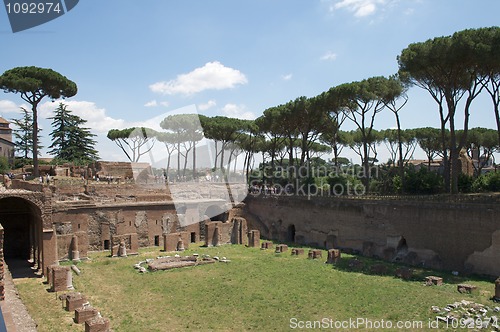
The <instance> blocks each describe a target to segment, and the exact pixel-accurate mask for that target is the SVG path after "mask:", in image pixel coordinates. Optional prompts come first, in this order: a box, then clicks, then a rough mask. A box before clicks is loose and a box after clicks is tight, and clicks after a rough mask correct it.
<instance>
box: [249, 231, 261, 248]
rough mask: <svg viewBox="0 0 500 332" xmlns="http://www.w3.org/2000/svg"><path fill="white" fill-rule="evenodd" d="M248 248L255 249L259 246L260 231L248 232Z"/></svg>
mask: <svg viewBox="0 0 500 332" xmlns="http://www.w3.org/2000/svg"><path fill="white" fill-rule="evenodd" d="M248 246H249V247H255V248H258V247H259V246H260V231H258V230H256V229H253V230H251V231H250V232H248Z"/></svg>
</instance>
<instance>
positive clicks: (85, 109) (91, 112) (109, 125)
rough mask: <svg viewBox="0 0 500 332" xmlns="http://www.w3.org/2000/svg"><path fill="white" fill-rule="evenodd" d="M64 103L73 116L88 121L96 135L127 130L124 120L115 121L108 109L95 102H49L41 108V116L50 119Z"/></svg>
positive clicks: (87, 124)
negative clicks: (60, 104)
mask: <svg viewBox="0 0 500 332" xmlns="http://www.w3.org/2000/svg"><path fill="white" fill-rule="evenodd" d="M60 102H63V103H64V104H65V105H68V109H70V110H71V111H73V114H75V115H78V116H79V117H81V118H82V119H84V120H87V123H86V126H87V127H88V128H90V129H91V130H92V131H93V132H96V133H107V132H108V131H109V130H110V129H113V128H117V129H121V128H125V127H126V122H125V120H123V119H114V118H112V117H110V116H108V115H106V109H104V108H99V107H97V105H96V104H95V103H94V102H90V101H76V100H63V101H62V100H56V101H54V102H51V101H47V102H45V103H43V104H41V106H40V108H39V109H40V116H42V117H45V118H48V117H51V116H53V115H54V110H55V109H56V108H57V107H58V106H59V103H60Z"/></svg>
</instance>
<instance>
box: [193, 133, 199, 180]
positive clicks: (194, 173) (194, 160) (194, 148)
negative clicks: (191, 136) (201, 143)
mask: <svg viewBox="0 0 500 332" xmlns="http://www.w3.org/2000/svg"><path fill="white" fill-rule="evenodd" d="M197 178H198V177H197V176H196V142H195V141H193V180H195V181H196V179H197Z"/></svg>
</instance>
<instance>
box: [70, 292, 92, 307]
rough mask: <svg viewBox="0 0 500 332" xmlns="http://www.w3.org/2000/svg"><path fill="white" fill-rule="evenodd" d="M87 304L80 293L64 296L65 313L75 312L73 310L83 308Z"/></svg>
mask: <svg viewBox="0 0 500 332" xmlns="http://www.w3.org/2000/svg"><path fill="white" fill-rule="evenodd" d="M86 302H87V299H85V296H83V295H82V293H69V294H67V295H66V311H75V309H78V308H81V307H83V304H84V303H86Z"/></svg>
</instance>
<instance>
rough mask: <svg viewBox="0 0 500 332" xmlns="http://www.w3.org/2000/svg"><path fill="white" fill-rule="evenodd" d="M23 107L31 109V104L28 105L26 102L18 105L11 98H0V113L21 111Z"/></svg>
mask: <svg viewBox="0 0 500 332" xmlns="http://www.w3.org/2000/svg"><path fill="white" fill-rule="evenodd" d="M21 107H24V108H26V109H27V110H31V106H26V105H24V104H22V105H17V104H16V103H14V102H13V101H10V100H5V99H4V100H0V115H2V114H5V113H20V112H21Z"/></svg>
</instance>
